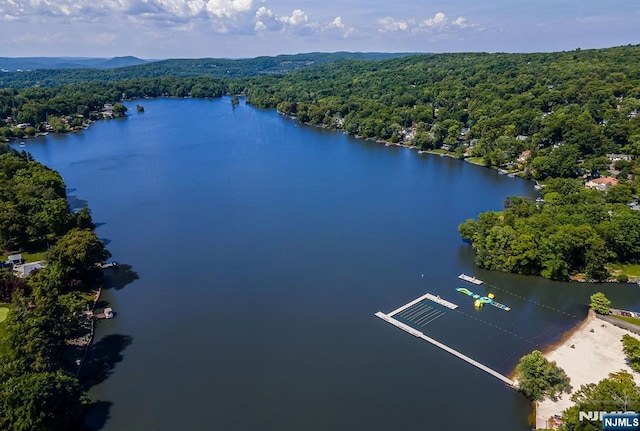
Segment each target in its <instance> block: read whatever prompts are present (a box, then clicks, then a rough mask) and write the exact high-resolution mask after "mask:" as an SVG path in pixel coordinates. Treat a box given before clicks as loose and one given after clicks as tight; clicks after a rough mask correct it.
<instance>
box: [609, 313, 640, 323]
mask: <svg viewBox="0 0 640 431" xmlns="http://www.w3.org/2000/svg"><path fill="white" fill-rule="evenodd" d="M611 317H615V318H616V319H620V320H624V321H625V322H629V323H632V324H634V325H638V326H640V319H638V318H637V317H627V316H618V315H613V314H612V315H611Z"/></svg>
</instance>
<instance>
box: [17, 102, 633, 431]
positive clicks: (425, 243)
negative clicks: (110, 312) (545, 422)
mask: <svg viewBox="0 0 640 431" xmlns="http://www.w3.org/2000/svg"><path fill="white" fill-rule="evenodd" d="M137 103H142V104H143V105H144V107H145V110H146V112H145V113H144V114H137V113H135V102H134V103H129V104H128V106H129V108H130V110H129V112H130V114H129V116H128V117H127V118H126V119H124V120H114V121H105V122H99V123H97V124H95V125H93V126H91V128H90V129H89V130H86V131H84V132H82V133H79V134H70V135H66V136H47V137H45V138H39V139H36V140H29V141H28V142H27V148H26V149H27V150H28V151H29V152H31V153H32V154H33V155H34V157H35V158H36V159H37V160H39V161H41V162H43V163H45V164H47V165H49V166H51V167H52V168H54V169H57V170H59V171H60V172H61V174H62V175H63V177H64V179H65V181H66V184H67V186H68V187H69V189H70V191H69V194H70V195H72V196H73V197H74V200H73V202H81V201H83V200H86V201H87V202H88V205H89V206H90V207H91V210H92V213H93V217H94V220H95V221H96V222H97V223H98V224H99V227H98V229H97V232H98V234H99V236H100V237H101V238H104V239H105V240H106V241H107V242H108V248H109V249H110V250H111V252H112V254H113V256H114V259H116V260H118V261H119V262H120V263H122V264H128V265H131V270H130V271H127V270H126V269H127V268H126V267H123V268H122V269H121V271H120V273H119V274H118V275H117V277H116V276H111V277H110V280H111V282H112V284H114V285H115V286H114V287H113V288H112V289H110V290H109V291H107V293H106V295H105V299H107V300H108V301H110V304H111V306H112V307H113V308H114V309H115V310H116V311H117V313H118V315H117V318H115V319H113V320H111V321H108V322H101V323H100V325H99V326H98V332H97V335H98V336H97V339H96V346H95V347H96V349H95V352H94V355H93V358H94V359H96V360H97V359H99V360H101V361H106V364H105V365H104V366H103V368H102V369H101V370H100V373H98V375H96V376H95V383H96V384H95V386H94V387H93V388H92V389H91V392H90V395H91V397H92V398H93V399H94V400H98V401H100V403H99V404H98V407H97V408H96V410H95V411H94V414H93V415H92V417H91V419H90V421H91V425H92V426H93V427H94V428H95V429H101V430H105V431H145V430H149V431H165V430H166V431H169V430H171V431H173V430H178V429H180V430H367V431H372V430H384V431H388V430H454V431H455V430H471V429H483V430H493V431H501V430H504V431H514V430H525V429H530V427H528V426H527V415H528V414H529V412H530V408H529V404H528V403H527V402H526V400H525V399H524V398H522V397H521V396H520V395H519V394H518V393H516V392H515V391H514V390H512V389H510V388H507V387H505V385H503V384H502V383H501V382H500V381H498V380H496V379H495V378H493V377H491V376H489V375H487V374H485V373H483V372H482V371H480V370H478V369H476V368H474V367H471V366H470V365H468V364H466V363H464V362H462V361H460V360H458V359H456V358H454V357H452V356H450V355H449V354H447V353H446V352H443V351H441V350H438V349H436V348H435V347H433V346H431V345H429V344H427V343H426V342H424V341H421V340H418V339H416V338H414V337H412V336H410V335H408V334H406V333H404V332H402V331H400V330H398V329H396V328H395V327H393V326H391V325H389V324H387V323H385V322H383V321H382V320H380V319H377V318H376V317H374V315H373V314H374V313H375V312H376V311H383V312H389V311H391V310H393V309H395V308H397V307H399V306H400V305H402V304H404V303H406V302H408V301H410V300H412V299H414V298H416V297H418V296H420V295H422V294H424V293H426V292H429V291H430V292H433V293H435V294H439V295H441V296H442V297H444V298H445V299H448V300H450V301H453V302H456V303H458V304H459V305H460V308H459V310H460V311H459V312H458V311H451V312H447V313H446V314H445V315H444V316H443V317H442V318H439V319H438V320H437V321H434V322H433V323H431V324H429V325H428V326H427V327H425V328H424V329H425V332H426V333H427V334H428V335H431V336H433V337H434V338H436V339H438V340H440V341H442V342H445V343H447V344H449V345H451V346H452V347H454V348H457V349H459V350H461V351H462V352H464V353H466V354H468V355H469V356H471V357H473V358H475V359H477V360H479V361H481V362H483V363H485V364H487V365H489V366H491V367H493V368H495V369H496V370H498V371H501V372H503V373H509V372H510V371H511V370H512V369H513V367H514V366H515V364H516V363H517V360H518V358H519V357H520V356H521V355H523V354H525V353H528V352H529V351H531V350H533V349H534V348H536V347H537V348H539V347H541V346H543V345H545V344H546V343H549V342H551V341H554V340H556V339H557V338H558V337H559V335H560V334H561V333H562V331H564V330H566V329H568V328H570V327H571V326H573V325H575V323H576V322H577V321H578V320H579V319H581V318H582V317H583V316H584V315H585V312H586V305H585V304H586V303H587V302H588V297H589V295H590V294H591V293H593V292H594V291H596V290H603V291H605V292H606V293H607V295H608V296H610V297H611V298H612V299H613V300H614V303H615V304H616V305H619V306H626V307H628V308H630V309H640V295H638V293H639V292H638V290H637V288H635V289H634V288H633V287H631V286H617V285H616V286H614V285H607V286H585V285H580V284H563V283H554V282H550V281H547V280H543V279H540V278H532V277H520V276H513V275H507V274H500V273H492V272H487V271H480V270H477V269H475V268H474V266H473V252H472V250H471V248H470V247H469V246H468V245H467V244H465V243H463V242H462V241H461V240H460V238H459V236H458V234H457V225H458V224H459V223H460V222H462V221H464V220H465V219H467V218H469V217H473V216H475V215H477V213H479V212H481V211H486V210H490V209H500V208H501V207H502V203H503V200H504V198H505V197H506V196H509V195H526V196H534V191H533V189H532V187H531V184H530V183H528V182H525V181H523V180H521V179H517V178H516V179H514V178H507V177H504V176H499V175H497V174H496V173H495V172H494V171H491V170H488V169H484V168H481V167H477V166H473V165H470V164H466V163H461V162H459V161H457V160H452V159H449V158H445V157H437V156H433V155H419V154H417V153H416V152H415V151H411V150H408V149H404V148H396V147H385V146H383V145H380V144H375V143H373V142H369V141H362V140H355V139H353V138H351V137H348V136H346V135H342V134H339V133H335V132H329V131H325V130H320V129H315V128H310V127H305V126H299V125H297V124H296V123H295V122H293V121H291V120H287V119H284V118H282V117H280V116H279V115H278V114H276V113H275V112H272V111H268V112H267V111H259V110H256V109H254V108H252V107H250V106H247V105H244V104H241V105H240V106H239V107H237V108H236V109H232V106H231V103H230V100H229V99H228V98H224V99H221V100H213V101H211V100H210V101H203V100H165V99H158V100H144V101H141V102H140V101H138V102H137ZM461 272H465V273H468V274H473V275H475V276H477V277H479V278H481V279H483V280H485V281H486V282H488V283H489V284H491V285H492V286H494V287H492V288H490V289H489V290H485V288H484V287H475V286H472V285H466V286H464V284H463V282H461V281H459V280H458V279H457V275H458V274H460V273H461ZM459 286H464V287H468V288H470V289H471V290H475V291H477V292H478V293H483V294H484V293H486V292H488V291H492V292H493V293H495V294H496V299H497V300H499V301H500V302H503V303H505V304H507V305H509V306H510V307H511V308H512V310H511V311H510V312H508V313H507V312H504V311H501V310H498V309H495V308H493V307H485V309H483V310H479V311H476V310H474V309H473V306H472V301H471V299H470V298H468V297H466V296H463V295H461V294H459V293H457V292H455V290H454V289H455V287H459ZM461 412H462V413H461Z"/></svg>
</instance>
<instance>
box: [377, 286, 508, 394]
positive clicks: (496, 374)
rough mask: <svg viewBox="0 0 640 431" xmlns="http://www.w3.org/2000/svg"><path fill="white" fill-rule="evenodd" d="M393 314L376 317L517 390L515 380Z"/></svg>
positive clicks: (379, 314)
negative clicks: (396, 317)
mask: <svg viewBox="0 0 640 431" xmlns="http://www.w3.org/2000/svg"><path fill="white" fill-rule="evenodd" d="M418 299H419V300H422V299H424V298H422V297H421V298H418ZM417 302H419V301H418V300H416V301H414V302H413V303H409V304H411V305H413V304H415V303H417ZM411 305H409V306H411ZM406 308H409V307H407V306H403V307H400V308H399V309H398V310H399V311H398V310H395V311H393V312H392V313H393V314H397V313H398V312H400V311H402V310H404V309H406ZM393 314H391V313H390V314H384V313H383V312H381V311H378V312H377V313H376V317H379V318H381V319H382V320H384V321H386V322H389V323H391V324H392V325H393V326H396V327H398V328H400V329H402V330H403V331H405V332H408V333H409V334H411V335H413V336H414V337H418V338H422V339H423V340H425V341H428V342H429V343H431V344H433V345H434V346H436V347H439V348H441V349H442V350H444V351H445V352H448V353H451V354H452V355H453V356H456V357H458V358H460V359H462V360H463V361H465V362H468V363H469V364H471V365H473V366H475V367H477V368H479V369H481V370H482V371H484V372H486V373H488V374H491V375H492V376H493V377H495V378H497V379H500V380H502V381H503V382H504V383H506V384H507V385H509V386H511V387H514V388H515V382H514V381H513V380H511V379H510V378H508V377H506V376H503V375H502V374H500V373H499V372H497V371H495V370H493V369H491V368H489V367H487V366H486V365H483V364H481V363H480V362H478V361H476V360H474V359H471V358H470V357H468V356H466V355H464V354H462V353H460V352H458V351H457V350H455V349H452V348H451V347H449V346H447V345H444V344H442V343H441V342H439V341H437V340H434V339H433V338H431V337H427V336H426V335H425V334H424V333H423V332H421V331H418V330H417V329H414V328H412V327H411V326H409V325H405V324H404V323H402V322H400V321H398V320H396V319H394V318H393V317H391V316H392V315H393Z"/></svg>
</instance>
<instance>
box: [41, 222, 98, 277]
mask: <svg viewBox="0 0 640 431" xmlns="http://www.w3.org/2000/svg"><path fill="white" fill-rule="evenodd" d="M109 256H110V254H109V252H108V251H107V250H106V249H105V248H104V243H103V242H102V241H101V240H100V239H99V238H98V237H97V236H96V234H95V233H94V232H93V231H92V230H90V229H72V230H71V231H69V232H68V233H67V234H65V235H64V236H62V237H61V238H60V239H59V240H58V242H57V243H56V245H55V246H54V247H53V248H52V249H51V251H50V252H49V256H48V259H47V260H48V261H49V263H50V264H51V265H59V267H60V268H64V269H65V270H67V271H69V273H70V275H71V276H80V277H82V276H84V275H86V274H87V273H90V272H92V271H93V270H94V269H95V268H96V263H100V262H104V261H105V260H106V259H107V258H108V257H109Z"/></svg>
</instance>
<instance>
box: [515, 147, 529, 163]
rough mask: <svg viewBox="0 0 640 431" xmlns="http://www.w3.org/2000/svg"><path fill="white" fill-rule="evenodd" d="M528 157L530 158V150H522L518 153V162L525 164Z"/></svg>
mask: <svg viewBox="0 0 640 431" xmlns="http://www.w3.org/2000/svg"><path fill="white" fill-rule="evenodd" d="M530 157H531V150H524V151H523V152H521V153H520V156H518V162H520V163H526V162H527V160H529V158H530Z"/></svg>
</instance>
